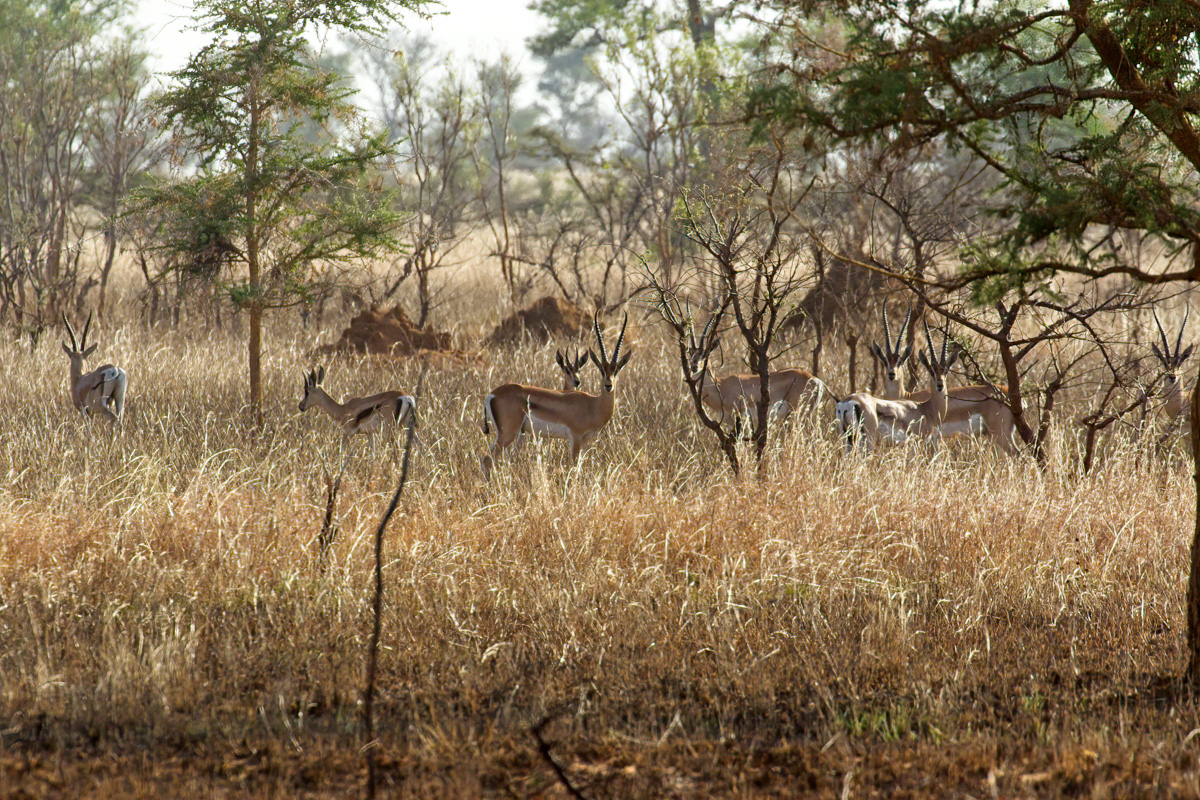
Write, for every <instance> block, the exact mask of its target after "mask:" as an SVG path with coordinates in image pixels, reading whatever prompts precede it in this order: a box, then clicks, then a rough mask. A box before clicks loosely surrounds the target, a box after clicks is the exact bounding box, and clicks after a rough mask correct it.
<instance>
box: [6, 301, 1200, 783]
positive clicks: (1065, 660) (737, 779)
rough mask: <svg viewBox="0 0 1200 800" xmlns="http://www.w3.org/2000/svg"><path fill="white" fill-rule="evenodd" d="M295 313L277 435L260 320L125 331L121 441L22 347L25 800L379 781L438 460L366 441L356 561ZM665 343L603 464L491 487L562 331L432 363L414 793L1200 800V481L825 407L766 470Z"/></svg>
mask: <svg viewBox="0 0 1200 800" xmlns="http://www.w3.org/2000/svg"><path fill="white" fill-rule="evenodd" d="M492 297H493V298H494V297H495V294H494V293H493V294H492ZM462 302H463V303H464V304H465V306H470V305H471V304H472V302H473V300H472V298H470V297H467V298H465V299H464V300H463V301H462ZM489 302H490V303H492V304H495V302H496V301H495V300H494V299H493V300H491V301H489ZM487 308H488V309H489V311H488V313H487V314H480V312H479V311H478V306H476V307H475V309H476V310H474V311H473V312H472V313H471V314H470V315H467V314H466V313H465V312H464V313H463V315H462V318H464V319H467V318H469V319H472V320H475V321H477V324H478V325H479V327H478V329H476V328H474V327H471V326H470V325H468V326H464V327H463V328H461V329H460V330H459V334H460V338H461V339H462V340H463V342H465V343H467V344H468V346H471V345H470V343H471V342H472V341H478V340H479V339H481V338H482V336H483V335H484V334H485V333H486V331H487V328H488V324H489V323H494V322H495V320H496V319H497V318H498V317H499V315H500V313H501V312H502V311H503V310H504V309H502V308H499V307H496V308H494V309H492V308H491V306H490V305H489V306H487ZM639 316H640V315H639V314H635V323H634V324H631V329H632V328H633V327H634V325H636V319H637V318H638V317H639ZM472 324H476V323H475V322H473V323H472ZM268 328H269V331H268V333H269V336H268V347H267V352H268V353H269V357H268V359H267V361H266V364H265V366H264V372H265V377H266V382H267V383H266V388H267V394H268V396H269V398H270V400H269V401H268V403H267V408H266V424H265V427H263V428H261V429H260V428H257V427H255V426H254V425H253V424H252V422H251V420H250V418H249V416H248V415H247V414H246V413H245V410H244V409H243V407H242V406H243V403H244V398H245V391H246V389H245V386H246V380H245V376H244V353H243V341H244V339H243V336H242V333H241V332H240V330H238V329H237V327H236V325H235V326H234V330H232V331H225V332H220V331H218V332H203V331H202V330H201V329H200V328H199V327H198V326H192V327H188V326H185V327H184V328H183V329H182V330H181V331H178V332H148V331H145V330H143V329H141V328H139V327H137V326H136V325H133V324H132V323H131V324H129V325H126V326H124V327H122V326H120V325H119V324H118V323H117V322H115V321H109V322H108V323H107V324H105V326H104V327H103V328H102V329H101V330H100V331H99V334H100V342H101V347H100V350H99V352H98V353H97V355H96V356H95V357H94V359H93V364H99V363H102V361H106V360H112V361H114V362H116V363H119V364H121V365H122V366H124V367H125V368H126V369H127V370H128V372H129V374H130V396H129V402H128V407H127V415H126V420H125V425H124V427H123V429H122V430H121V431H120V432H119V433H117V434H116V435H113V434H111V433H110V432H109V431H108V429H107V428H106V427H105V426H103V425H100V424H92V425H89V424H88V423H87V422H85V421H84V420H83V419H82V418H80V417H79V416H77V415H76V414H75V413H74V412H73V411H71V409H70V408H69V404H68V399H67V394H66V389H65V384H66V370H67V362H66V359H65V357H64V356H63V355H62V353H61V352H60V350H59V349H58V346H57V342H56V341H54V340H49V339H47V340H45V341H43V343H42V345H41V346H40V347H39V348H38V349H37V351H36V352H35V353H34V354H32V355H31V354H30V353H29V350H28V347H27V346H18V345H16V344H5V345H2V346H0V355H2V357H3V359H4V362H5V365H6V374H7V375H8V376H9V380H8V381H6V386H5V391H4V393H3V401H2V402H3V409H4V418H5V422H4V436H3V439H2V440H0V472H2V474H3V476H4V478H3V484H2V485H0V795H2V796H4V797H83V796H86V797H123V798H124V797H173V798H191V797H205V798H207V797H250V796H255V797H258V796H279V797H344V796H355V795H356V794H359V793H360V792H361V790H362V787H363V785H364V782H365V767H364V756H363V754H362V751H361V748H362V745H363V742H362V739H361V731H360V711H359V702H358V701H359V696H360V692H361V690H362V687H363V681H364V663H365V660H364V655H365V652H366V643H367V639H368V635H369V631H370V624H371V617H370V594H371V586H372V584H371V576H372V553H371V540H372V536H373V533H374V530H375V527H376V525H377V523H378V520H379V517H380V514H381V512H382V510H383V508H384V507H385V505H386V503H387V501H388V499H389V497H390V494H391V492H392V490H393V488H394V484H395V481H396V478H397V475H398V472H399V470H398V466H397V464H396V463H395V462H394V460H393V455H392V453H393V451H392V450H391V449H390V445H389V444H388V443H387V442H386V441H384V442H377V443H375V444H371V443H369V442H367V441H365V440H359V441H356V442H354V444H353V447H352V454H351V459H350V464H349V468H348V472H347V478H346V480H345V482H344V484H343V486H342V491H341V494H340V496H339V499H338V509H337V520H338V524H339V531H338V537H337V540H336V541H335V543H334V545H333V547H332V550H331V553H330V560H329V563H328V565H327V567H326V568H325V569H322V568H321V566H320V564H319V563H318V557H317V537H318V533H319V531H320V529H321V524H322V520H323V518H324V514H325V492H326V480H325V479H326V474H327V473H330V472H336V471H337V467H338V464H339V463H340V461H339V455H338V441H337V440H338V435H337V432H336V428H335V427H334V425H333V424H332V423H331V422H330V421H329V420H328V419H326V418H324V417H323V416H319V415H318V414H317V412H310V413H309V415H307V416H300V415H298V413H297V411H296V404H297V402H298V401H299V399H300V383H301V372H302V370H303V369H306V368H307V367H309V366H311V365H312V363H313V362H312V359H311V355H310V354H311V351H312V348H313V347H314V346H315V345H317V344H319V343H321V342H327V341H331V340H333V339H334V338H335V337H336V334H337V332H338V330H337V328H336V326H335V325H333V324H332V323H330V324H328V325H327V326H323V327H322V328H321V329H319V330H317V329H314V328H312V327H310V328H307V329H306V328H304V327H302V326H301V325H300V324H299V322H298V320H297V318H296V317H295V315H294V314H292V313H289V312H280V313H277V314H275V315H274V316H273V317H271V318H269V323H268ZM631 337H632V338H634V339H636V342H635V346H636V353H635V355H634V357H633V360H632V361H631V363H630V365H629V367H628V368H627V370H626V371H625V372H624V373H622V375H621V380H620V384H619V387H618V391H619V406H618V411H617V415H616V417H615V419H614V420H613V423H612V424H611V425H610V427H609V428H608V430H607V431H606V432H605V433H604V434H602V435H601V436H600V437H599V440H598V443H597V445H596V446H595V447H594V448H593V449H591V450H590V451H588V452H587V454H586V456H585V458H584V460H583V462H582V467H581V468H580V469H579V470H578V471H568V470H566V469H565V465H564V463H563V453H564V450H565V447H564V445H563V444H562V443H561V442H544V443H540V444H530V445H528V446H526V448H525V449H524V451H523V452H522V453H521V454H519V455H518V456H517V457H516V458H515V459H514V460H513V461H512V462H510V463H508V464H506V465H505V466H504V467H503V468H502V469H501V471H500V474H499V477H498V480H497V481H496V482H495V483H494V484H492V485H490V486H488V485H484V484H483V483H482V482H481V480H480V472H479V466H478V456H479V455H480V453H482V452H483V450H484V448H485V446H486V444H487V440H486V439H485V438H484V437H483V435H482V433H481V432H480V429H479V419H480V413H481V399H482V397H483V395H484V394H485V393H486V392H487V391H488V390H489V389H491V388H492V387H494V386H496V385H498V384H501V383H505V382H508V381H510V380H519V381H522V382H530V383H539V384H542V385H550V386H558V385H559V383H560V379H559V377H558V375H557V374H556V373H555V372H554V371H553V345H551V346H549V347H534V346H528V347H524V348H519V349H517V350H516V351H513V352H501V351H495V352H492V353H489V354H486V356H485V359H484V360H483V361H481V362H479V363H467V364H464V365H457V366H456V365H454V364H453V363H449V364H439V365H434V366H433V367H431V368H430V370H429V372H428V375H427V377H426V380H425V385H424V392H423V395H422V397H421V428H420V434H421V438H422V440H423V442H424V448H423V449H418V450H417V452H416V455H415V459H414V463H413V472H412V477H411V481H410V483H409V485H408V487H407V489H406V496H405V503H404V505H403V506H402V510H401V513H399V514H398V515H397V517H396V518H395V519H394V521H393V523H392V526H391V527H390V528H389V530H388V533H387V537H386V540H385V546H386V567H385V577H386V598H385V617H384V620H383V641H382V645H383V647H382V650H381V654H380V658H381V660H380V668H381V674H380V681H379V698H378V701H377V707H376V715H377V722H376V725H377V731H378V735H379V743H378V750H377V754H378V758H379V763H380V766H381V777H382V785H381V788H382V789H383V791H384V792H385V794H387V795H389V796H410V795H411V796H421V797H430V796H433V797H437V796H444V797H471V796H497V797H566V796H569V795H570V794H571V793H572V792H577V793H578V794H577V795H576V796H584V797H589V798H601V797H697V796H718V797H759V796H811V797H930V796H945V797H968V796H970V797H1027V796H1038V797H1043V796H1050V797H1056V796H1072V797H1076V796H1083V797H1140V796H1148V795H1149V796H1184V797H1193V796H1198V795H1200V768H1198V761H1197V758H1198V756H1200V741H1198V739H1197V737H1196V735H1195V732H1196V730H1197V729H1200V703H1198V701H1197V698H1195V697H1194V696H1193V695H1191V694H1190V693H1188V692H1187V691H1186V690H1184V689H1183V688H1181V686H1180V685H1179V684H1178V683H1177V681H1176V677H1175V676H1177V675H1178V674H1179V673H1180V672H1181V671H1182V668H1183V666H1184V655H1183V596H1184V587H1185V578H1186V574H1187V545H1188V543H1189V542H1190V535H1191V526H1192V512H1191V509H1192V507H1193V506H1192V503H1193V488H1192V483H1191V479H1190V476H1189V469H1188V467H1189V465H1187V464H1185V463H1184V462H1183V461H1182V460H1181V459H1179V458H1175V459H1174V461H1164V460H1163V459H1152V458H1147V457H1146V455H1145V453H1144V452H1143V451H1141V450H1138V449H1136V448H1132V447H1130V448H1124V449H1123V448H1120V447H1115V448H1114V449H1112V450H1111V451H1110V452H1109V454H1108V457H1107V458H1106V460H1105V461H1104V463H1103V464H1102V466H1101V467H1100V468H1099V469H1097V470H1096V471H1095V472H1094V473H1093V474H1091V475H1089V476H1086V477H1081V476H1080V475H1079V474H1078V470H1077V469H1076V468H1075V467H1074V466H1073V460H1072V455H1071V451H1070V446H1069V443H1068V442H1067V439H1066V437H1063V438H1062V439H1060V442H1059V444H1058V445H1057V449H1056V450H1055V452H1054V454H1053V455H1052V457H1051V459H1050V463H1049V465H1048V467H1047V468H1046V469H1045V470H1039V469H1038V467H1037V466H1036V465H1034V464H1033V463H1032V461H1031V460H1029V459H1020V460H1011V459H1008V458H1006V457H1003V456H999V455H997V454H995V453H993V452H992V451H991V450H990V449H989V447H988V446H986V445H978V444H971V443H962V444H957V445H955V446H954V447H952V448H948V449H946V450H943V451H942V452H941V453H939V454H938V455H937V456H936V457H932V458H931V457H930V456H929V455H928V454H926V453H921V452H919V451H917V450H916V449H907V450H906V449H900V450H896V451H894V452H891V453H887V454H884V455H881V456H878V457H872V458H862V457H857V456H856V457H847V456H845V455H844V454H843V453H842V451H841V448H840V445H839V444H838V443H837V442H836V441H835V440H834V439H833V437H832V436H831V435H828V434H825V433H821V432H820V431H821V428H820V426H819V425H818V424H817V423H816V422H814V421H813V420H811V419H809V420H797V421H796V423H795V426H794V428H793V430H792V433H791V434H790V435H789V437H788V438H787V440H786V442H785V443H784V444H783V445H782V446H781V447H779V448H777V449H775V450H773V451H772V452H771V454H770V461H769V465H768V468H767V471H766V475H765V476H764V478H763V479H762V480H756V479H755V478H753V477H746V478H742V479H737V478H734V477H733V476H732V475H731V474H730V473H729V472H728V471H727V470H726V469H725V468H724V466H723V462H722V460H721V458H720V457H719V454H718V453H717V451H716V448H715V446H714V443H713V441H712V439H711V437H710V435H709V434H708V433H707V432H704V431H701V430H700V429H699V427H698V425H697V423H696V422H695V421H694V419H693V418H692V416H691V411H690V408H689V406H688V404H687V402H686V400H685V396H684V391H683V388H682V382H681V380H680V378H679V375H678V366H677V364H676V362H675V360H674V351H673V350H672V349H671V347H670V346H668V345H667V343H666V342H664V341H663V339H662V337H661V335H660V334H658V333H657V332H656V331H655V330H654V329H653V328H652V327H651V325H650V324H649V323H647V324H644V325H643V326H642V327H641V328H640V329H639V330H636V331H632V330H631ZM796 361H798V362H799V361H801V359H800V358H799V357H797V358H796ZM836 368H838V367H837V365H835V372H834V374H833V383H834V384H835V385H842V384H843V383H844V381H843V380H839V379H838V378H837V377H836ZM328 372H329V375H328V378H327V381H326V382H327V384H328V386H329V388H330V391H331V393H332V394H334V395H335V396H343V395H346V394H351V393H353V394H365V393H368V392H373V391H377V390H381V389H384V388H402V389H405V390H411V389H412V388H413V386H414V384H415V382H416V379H417V374H418V372H419V365H418V364H417V363H415V362H412V361H386V360H378V359H364V360H355V359H340V360H337V361H334V362H331V363H330V364H329V365H328ZM15 376H20V379H19V380H16V379H14V378H15ZM595 384H596V379H595V371H594V369H589V371H588V376H587V383H586V387H587V388H589V389H593V390H594V388H595ZM1062 419H1063V420H1064V421H1065V424H1066V425H1067V427H1065V428H1064V430H1067V429H1068V428H1069V421H1070V417H1069V415H1064V416H1063V418H1062ZM556 768H558V769H561V771H562V774H561V775H559V774H557V773H556Z"/></svg>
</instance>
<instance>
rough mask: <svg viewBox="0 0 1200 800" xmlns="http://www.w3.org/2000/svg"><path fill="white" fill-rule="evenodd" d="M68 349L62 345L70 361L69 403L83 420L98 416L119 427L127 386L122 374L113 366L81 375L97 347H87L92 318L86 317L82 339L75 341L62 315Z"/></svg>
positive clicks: (108, 365) (65, 318)
mask: <svg viewBox="0 0 1200 800" xmlns="http://www.w3.org/2000/svg"><path fill="white" fill-rule="evenodd" d="M62 321H63V323H64V324H65V325H66V326H67V335H68V336H70V337H71V346H70V347H67V343H66V342H63V346H62V348H63V352H64V353H66V354H67V358H69V359H71V383H70V387H69V388H70V390H71V403H72V404H73V405H74V406H75V408H77V409H79V411H80V412H82V413H83V414H84V415H86V416H91V415H92V414H100V415H101V416H103V417H105V418H107V419H108V420H109V421H110V422H115V423H120V421H121V417H122V416H124V414H125V387H126V385H127V384H128V382H129V378H128V376H127V375H126V374H125V370H123V369H121V368H120V367H118V366H115V365H113V364H105V365H104V366H102V367H98V368H97V369H94V370H92V371H91V372H89V373H87V374H86V375H85V374H83V360H84V359H85V358H87V357H88V356H90V355H91V354H92V352H93V351H94V350H95V349H96V345H95V344H93V345H92V346H91V347H88V346H87V337H88V330H89V329H91V327H92V315H91V314H88V318H87V322H86V323H84V326H83V335H82V336H80V337H79V340H78V341H76V339H75V329H74V328H72V327H71V323H70V322H69V321H68V320H67V317H66V315H65V314H64V315H63V318H62Z"/></svg>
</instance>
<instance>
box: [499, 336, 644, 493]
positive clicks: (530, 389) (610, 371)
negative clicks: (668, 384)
mask: <svg viewBox="0 0 1200 800" xmlns="http://www.w3.org/2000/svg"><path fill="white" fill-rule="evenodd" d="M628 324H629V314H626V315H625V321H624V322H623V323H622V324H621V334H620V335H619V336H618V337H617V344H616V347H614V348H613V352H612V357H611V358H610V357H609V355H608V350H607V348H606V347H605V345H604V333H603V332H602V331H601V330H600V323H599V321H596V322H595V324H594V328H595V331H596V343H597V345H598V347H599V350H600V355H599V356H597V355H596V353H595V352H593V351H592V350H588V357H589V358H591V360H592V362H593V363H595V365H596V367H597V368H598V369H599V370H600V393H599V394H595V395H592V394H587V393H586V392H578V391H558V390H555V389H542V388H539V387H537V386H524V385H521V384H518V383H508V384H505V385H504V386H500V387H498V388H497V389H495V391H493V392H492V393H491V394H489V395H488V396H487V397H486V398H485V399H484V401H483V432H484V433H490V432H491V426H492V425H494V426H495V427H496V441H495V442H494V443H493V444H492V446H491V448H489V450H488V452H487V453H485V454H484V455H483V456H481V457H480V459H479V463H480V466H482V467H483V475H484V478H490V477H491V473H492V467H493V466H494V465H495V461H496V459H497V458H499V456H500V455H501V454H502V453H503V452H504V451H505V450H507V449H508V448H509V447H511V446H512V445H513V444H515V443H516V442H518V441H519V440H520V438H521V436H522V435H523V434H524V433H527V432H528V433H543V434H546V435H547V436H552V437H555V438H558V439H566V440H567V441H569V442H570V443H571V463H572V464H574V463H575V462H576V461H578V460H579V451H580V450H582V449H583V447H584V446H586V445H587V444H588V443H589V442H591V440H592V439H593V438H594V437H595V436H596V434H597V433H599V432H600V431H601V430H602V429H603V428H604V426H605V425H607V424H608V421H609V420H610V419H612V415H613V411H614V410H615V408H616V396H615V394H614V389H615V387H616V380H617V374H618V373H619V372H620V371H621V370H622V369H623V368H624V366H625V365H626V364H627V363H629V356H630V355H631V353H630V352H626V353H624V354H622V353H621V345H622V344H623V343H624V341H625V328H626V326H627V325H628ZM560 366H562V365H561V364H560Z"/></svg>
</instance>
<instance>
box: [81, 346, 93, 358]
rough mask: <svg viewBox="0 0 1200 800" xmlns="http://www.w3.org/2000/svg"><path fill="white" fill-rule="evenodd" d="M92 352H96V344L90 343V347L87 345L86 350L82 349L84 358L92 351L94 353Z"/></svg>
mask: <svg viewBox="0 0 1200 800" xmlns="http://www.w3.org/2000/svg"><path fill="white" fill-rule="evenodd" d="M94 352H96V345H92V346H91V347H89V348H88V349H87V350H84V351H83V357H84V358H87V357H88V356H90V355H91V354H92V353H94Z"/></svg>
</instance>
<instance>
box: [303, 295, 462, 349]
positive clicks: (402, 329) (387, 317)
mask: <svg viewBox="0 0 1200 800" xmlns="http://www.w3.org/2000/svg"><path fill="white" fill-rule="evenodd" d="M318 352H319V353H320V354H321V355H337V354H339V353H357V354H361V355H381V356H390V357H393V358H394V357H412V356H431V357H434V358H435V359H445V358H449V359H471V358H474V356H473V355H472V354H471V353H467V352H466V351H463V350H459V349H457V348H455V347H454V343H453V338H452V337H451V335H450V333H448V332H446V331H439V330H436V329H435V328H434V327H433V326H432V325H426V326H425V327H424V328H421V327H418V326H417V325H416V323H414V322H413V321H412V320H411V319H409V318H408V315H407V314H405V313H404V309H403V308H401V307H400V306H399V305H397V306H393V307H392V308H391V309H387V310H385V309H382V308H369V309H367V310H366V311H364V312H362V313H361V314H359V315H358V316H357V317H355V318H354V319H352V320H350V325H349V326H348V327H347V328H346V330H344V331H343V332H342V336H341V338H340V339H338V341H337V343H336V344H331V345H325V346H324V347H321V348H319V349H318Z"/></svg>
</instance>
